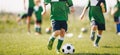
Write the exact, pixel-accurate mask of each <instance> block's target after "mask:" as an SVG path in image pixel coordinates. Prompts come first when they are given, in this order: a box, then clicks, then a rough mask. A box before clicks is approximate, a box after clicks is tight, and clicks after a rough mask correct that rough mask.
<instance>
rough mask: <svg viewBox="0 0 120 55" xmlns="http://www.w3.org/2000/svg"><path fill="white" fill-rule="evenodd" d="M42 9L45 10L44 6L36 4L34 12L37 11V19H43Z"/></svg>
mask: <svg viewBox="0 0 120 55" xmlns="http://www.w3.org/2000/svg"><path fill="white" fill-rule="evenodd" d="M42 11H43V8H42V6H35V7H34V12H35V16H36V18H37V20H41V19H42V14H41V13H42Z"/></svg>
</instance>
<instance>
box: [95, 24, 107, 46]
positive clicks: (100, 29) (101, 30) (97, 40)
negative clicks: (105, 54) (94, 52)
mask: <svg viewBox="0 0 120 55" xmlns="http://www.w3.org/2000/svg"><path fill="white" fill-rule="evenodd" d="M96 23H97V22H96ZM97 28H98V34H97V38H96V40H95V42H94V46H95V47H98V43H99V42H100V39H101V37H102V32H103V31H104V30H105V24H99V23H97Z"/></svg>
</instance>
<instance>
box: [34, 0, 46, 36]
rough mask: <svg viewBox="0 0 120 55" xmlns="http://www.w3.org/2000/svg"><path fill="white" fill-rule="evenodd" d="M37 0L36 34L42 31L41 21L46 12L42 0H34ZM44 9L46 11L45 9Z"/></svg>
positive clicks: (35, 0)
mask: <svg viewBox="0 0 120 55" xmlns="http://www.w3.org/2000/svg"><path fill="white" fill-rule="evenodd" d="M34 2H35V7H34V11H35V17H36V19H35V31H36V35H38V34H40V33H41V23H42V15H44V14H45V9H44V4H43V3H41V0H34ZM43 10H44V11H43Z"/></svg>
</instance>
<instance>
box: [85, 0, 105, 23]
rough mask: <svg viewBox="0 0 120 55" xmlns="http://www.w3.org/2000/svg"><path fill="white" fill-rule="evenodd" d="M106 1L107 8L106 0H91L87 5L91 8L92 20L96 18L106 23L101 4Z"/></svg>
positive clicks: (90, 15) (99, 21)
mask: <svg viewBox="0 0 120 55" xmlns="http://www.w3.org/2000/svg"><path fill="white" fill-rule="evenodd" d="M101 3H104V5H105V9H106V3H105V0H89V1H88V5H87V7H88V8H89V19H90V21H92V20H95V21H96V22H98V23H100V24H105V20H104V16H103V12H102V9H101V6H100V4H101Z"/></svg>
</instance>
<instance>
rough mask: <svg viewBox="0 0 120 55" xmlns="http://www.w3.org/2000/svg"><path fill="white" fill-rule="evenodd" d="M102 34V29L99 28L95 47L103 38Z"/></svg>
mask: <svg viewBox="0 0 120 55" xmlns="http://www.w3.org/2000/svg"><path fill="white" fill-rule="evenodd" d="M101 36H102V30H98V34H97V38H96V40H95V42H94V46H95V47H98V43H99V41H100V39H101Z"/></svg>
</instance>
